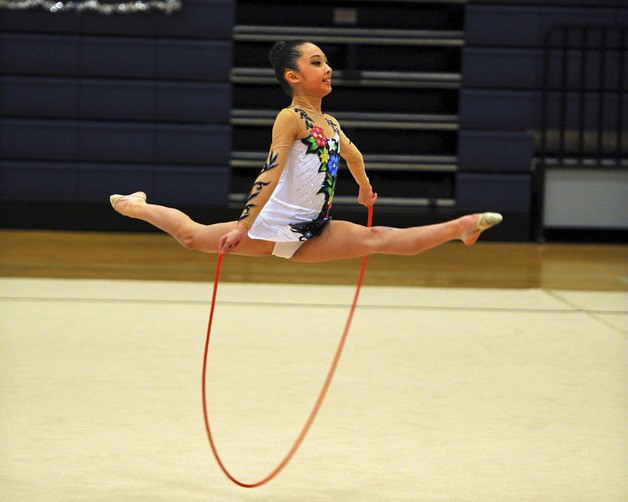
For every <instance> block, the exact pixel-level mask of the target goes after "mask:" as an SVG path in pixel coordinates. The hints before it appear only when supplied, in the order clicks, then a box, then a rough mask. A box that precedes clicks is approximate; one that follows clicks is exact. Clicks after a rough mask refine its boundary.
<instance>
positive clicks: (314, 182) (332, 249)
mask: <svg viewBox="0 0 628 502" xmlns="http://www.w3.org/2000/svg"><path fill="white" fill-rule="evenodd" d="M270 61H271V63H272V65H273V68H274V70H275V74H276V76H277V79H278V80H279V83H280V85H281V86H282V87H283V89H284V90H285V91H286V93H287V94H288V95H290V96H291V97H292V103H291V104H290V106H289V107H287V108H284V109H283V110H281V111H280V112H279V114H278V115H277V118H276V120H275V124H274V126H273V132H272V143H271V146H270V151H269V154H268V157H267V159H266V162H265V163H264V165H263V167H262V170H261V172H260V174H259V176H258V177H257V179H256V180H255V182H254V183H253V187H252V189H251V192H250V194H249V196H248V199H247V201H246V203H245V206H244V210H243V211H242V214H241V216H240V218H239V219H238V220H237V221H230V222H225V223H216V224H212V225H202V224H200V223H196V222H195V221H192V220H191V219H190V218H189V217H188V216H187V215H186V214H184V213H182V212H181V211H179V210H177V209H173V208H169V207H164V206H159V205H155V204H149V203H147V201H146V194H145V193H144V192H135V193H133V194H130V195H112V196H111V204H112V206H113V208H114V209H115V210H116V211H118V212H119V213H121V214H123V215H125V216H128V217H131V218H138V219H141V220H144V221H146V222H148V223H151V224H152V225H154V226H156V227H158V228H160V229H161V230H163V231H165V232H167V233H169V234H170V235H172V236H173V237H174V238H175V239H177V241H179V243H181V245H183V246H184V247H186V248H188V249H194V250H198V251H204V252H207V253H223V254H227V253H234V254H239V255H246V256H268V255H271V254H272V255H275V256H280V257H283V258H287V259H289V260H293V261H297V262H308V263H315V262H324V261H330V260H340V259H347V258H358V257H362V256H366V255H371V254H376V253H382V254H392V255H415V254H418V253H421V252H422V251H425V250H427V249H430V248H433V247H436V246H439V245H441V244H444V243H446V242H449V241H453V240H462V242H464V243H465V244H467V245H471V244H473V243H475V241H477V239H478V237H479V236H480V233H481V232H483V231H484V230H486V229H488V228H490V227H492V226H494V225H496V224H498V223H500V222H501V221H502V216H501V215H500V214H498V213H481V214H469V215H466V216H462V217H460V218H457V219H454V220H450V221H446V222H443V223H438V224H435V225H427V226H419V227H411V228H403V229H400V228H390V227H378V226H376V227H366V226H362V225H358V224H355V223H350V222H347V221H340V220H333V221H332V220H331V218H330V210H331V206H332V200H333V197H334V189H335V186H336V175H337V172H338V160H339V156H341V157H342V158H343V159H344V160H345V161H346V163H347V165H348V167H349V170H350V171H351V174H352V175H353V178H354V179H355V181H356V183H357V184H358V186H359V192H358V202H359V203H360V204H362V205H364V206H366V207H369V206H372V205H373V204H374V203H375V201H376V199H377V194H375V193H373V188H372V187H371V184H370V182H369V178H368V176H367V175H366V172H365V169H364V162H363V160H362V155H361V153H360V151H359V150H358V149H357V148H356V146H355V145H354V144H353V143H351V141H350V140H349V138H347V136H346V135H345V134H344V132H343V131H342V129H341V127H340V125H339V123H338V121H337V120H336V119H334V118H333V117H332V116H331V115H328V114H326V113H323V111H322V109H321V104H322V100H323V98H324V97H325V96H326V95H327V94H329V93H330V92H331V90H332V69H331V68H330V66H329V64H328V63H327V59H326V57H325V54H324V53H323V51H322V50H321V49H320V48H319V47H317V46H316V45H314V44H312V43H310V42H304V41H293V42H288V43H286V42H277V43H276V44H275V45H274V46H273V48H272V50H271V52H270Z"/></svg>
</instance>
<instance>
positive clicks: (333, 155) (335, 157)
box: [291, 108, 340, 240]
mask: <svg viewBox="0 0 628 502" xmlns="http://www.w3.org/2000/svg"><path fill="white" fill-rule="evenodd" d="M295 111H296V112H297V113H299V114H300V115H301V118H302V119H303V120H305V125H306V126H308V125H310V126H311V127H308V129H310V135H309V136H307V137H305V138H302V139H301V142H302V143H303V144H304V145H306V146H307V150H306V152H305V153H306V154H316V155H318V159H319V161H320V167H319V168H318V172H319V173H325V177H324V179H323V182H322V183H321V188H320V190H319V191H318V192H317V193H319V194H321V193H322V194H324V196H325V200H324V202H323V207H322V208H321V211H320V213H319V214H318V216H317V217H316V219H315V220H313V221H308V222H303V223H298V224H293V225H291V228H292V231H293V232H295V233H299V234H301V236H300V237H299V240H308V239H310V238H312V237H315V236H317V235H320V234H321V232H322V231H323V228H324V227H325V225H326V224H327V222H328V221H329V220H330V216H329V214H330V211H331V206H332V201H333V198H334V191H335V189H336V178H337V175H338V161H339V152H340V145H339V142H338V140H337V139H335V138H327V137H326V135H325V131H323V129H322V128H321V127H318V126H314V124H313V121H312V119H311V118H310V117H309V116H308V115H307V113H305V112H304V111H303V110H301V109H299V108H295ZM326 121H327V123H328V124H329V125H330V126H331V127H332V128H333V130H334V132H335V133H336V134H337V133H338V129H337V126H336V124H335V123H334V122H333V121H331V120H329V119H326Z"/></svg>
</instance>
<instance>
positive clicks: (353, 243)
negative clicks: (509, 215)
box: [292, 213, 502, 263]
mask: <svg viewBox="0 0 628 502" xmlns="http://www.w3.org/2000/svg"><path fill="white" fill-rule="evenodd" d="M501 221H502V217H501V215H500V214H498V213H481V214H470V215H466V216H462V217H460V218H457V219H454V220H450V221H446V222H443V223H437V224H434V225H426V226H421V227H411V228H390V227H370V228H369V227H364V226H362V225H356V224H355V223H350V222H347V221H336V220H334V221H331V222H330V223H329V224H328V225H327V227H325V229H324V230H323V233H322V234H321V235H320V236H319V237H317V238H315V239H310V240H309V241H307V242H306V243H305V244H304V245H303V246H301V247H300V248H299V249H298V250H297V251H296V253H295V254H294V255H293V256H292V260H294V261H300V262H309V263H315V262H321V261H329V260H342V259H347V258H358V257H361V256H366V255H371V254H377V253H381V254H392V255H416V254H419V253H421V252H423V251H426V250H428V249H431V248H434V247H436V246H440V245H441V244H444V243H446V242H449V241H453V240H461V241H462V242H464V243H465V244H466V245H468V246H470V245H472V244H474V243H475V242H476V241H477V240H478V237H479V236H480V234H481V233H482V232H483V231H484V230H486V229H488V228H490V227H492V226H494V225H497V224H498V223H500V222H501Z"/></svg>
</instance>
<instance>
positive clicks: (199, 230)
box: [111, 192, 274, 256]
mask: <svg viewBox="0 0 628 502" xmlns="http://www.w3.org/2000/svg"><path fill="white" fill-rule="evenodd" d="M111 205H112V206H113V208H114V209H115V210H116V211H117V212H119V213H120V214H123V215H124V216H128V217H130V218H137V219H140V220H143V221H146V222H147V223H150V224H151V225H154V226H155V227H157V228H159V229H160V230H163V231H164V232H166V233H168V234H170V235H171V236H172V237H174V238H175V239H176V240H177V241H178V242H179V243H180V244H181V245H182V246H183V247H185V248H186V249H192V250H195V251H203V252H205V253H217V252H218V243H219V241H220V237H222V236H223V235H224V234H226V233H227V232H229V231H231V230H233V229H234V228H235V227H236V222H235V221H230V222H225V223H216V224H213V225H203V224H201V223H197V222H196V221H194V220H192V219H191V218H190V217H189V216H188V215H187V214H185V213H183V212H181V211H179V210H178V209H174V208H171V207H166V206H160V205H157V204H149V203H147V202H146V194H145V193H144V192H135V193H133V194H131V195H112V196H111ZM273 247H274V243H273V242H268V241H262V240H254V239H249V238H248V237H245V238H244V239H243V241H242V242H241V243H240V246H239V247H238V251H237V254H241V255H246V256H268V255H270V254H271V253H272V251H273Z"/></svg>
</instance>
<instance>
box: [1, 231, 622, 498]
mask: <svg viewBox="0 0 628 502" xmlns="http://www.w3.org/2000/svg"><path fill="white" fill-rule="evenodd" d="M626 258H628V247H626V246H623V245H586V244H580V245H570V244H543V245H541V244H527V243H483V242H480V243H478V244H476V245H475V246H473V247H471V248H467V247H465V246H463V245H461V244H456V243H452V244H447V245H445V246H442V247H440V248H438V249H434V250H431V251H428V252H427V253H424V254H422V255H420V256H417V257H411V258H391V257H382V256H374V257H371V258H370V259H369V265H368V267H367V273H366V278H365V286H364V288H363V290H362V294H361V297H360V302H359V306H358V309H357V311H356V314H355V318H354V320H353V326H352V329H351V332H350V334H349V338H348V341H347V345H346V346H345V350H344V353H343V357H342V359H341V361H340V365H339V368H338V371H337V374H336V377H335V379H334V381H333V382H332V385H331V388H330V391H329V394H328V396H327V399H326V401H325V402H324V404H323V406H322V408H321V411H320V413H319V416H318V418H317V420H316V421H315V422H314V425H313V427H312V430H311V431H310V434H309V435H308V436H307V437H306V439H305V441H304V442H303V444H302V446H301V448H300V449H299V451H298V452H297V453H296V455H295V457H294V458H293V460H292V461H291V463H290V464H288V466H287V467H286V469H285V470H284V471H283V472H282V473H281V474H280V475H279V476H278V477H277V478H275V479H274V480H272V481H271V482H270V483H268V484H267V485H264V486H263V487H260V488H256V489H252V490H251V489H245V488H240V487H237V486H235V485H234V484H232V483H231V482H230V481H229V480H228V479H227V478H226V477H225V476H224V475H223V474H222V473H221V472H220V471H219V469H218V467H217V465H216V462H215V461H214V459H213V457H212V455H211V451H210V449H209V445H208V442H207V438H206V435H205V429H204V425H203V414H202V407H201V370H202V356H203V347H204V343H205V332H206V325H207V316H208V311H209V301H210V298H211V293H212V282H211V281H212V278H213V271H214V266H215V262H216V259H215V257H214V256H208V255H202V254H200V253H193V252H190V251H186V250H184V249H182V248H180V247H179V246H178V245H177V244H176V243H175V242H174V241H173V240H172V239H171V238H169V237H167V236H164V235H161V234H121V233H117V234H99V233H78V232H77V233H73V232H37V231H12V230H3V231H0V396H1V405H2V406H1V407H0V498H1V499H2V500H45V501H48V500H50V501H58V500H81V501H82V500H138V501H140V500H151V501H156V500H164V501H166V500H168V501H172V500H186V501H187V500H212V501H214V500H216V501H223V500H224V501H231V500H235V501H240V500H243V501H247V500H269V501H270V500H272V501H282V500H283V501H301V500H302V501H313V500H317V501H318V500H321V501H323V500H325V501H327V500H330V501H364V500H368V501H394V500H412V501H416V500H420V501H432V500H435V501H436V500H456V501H461V500H474V501H475V500H478V501H510V500H512V501H537V500H548V501H574V500H583V501H589V500H595V501H618V500H628V484H626V482H625V479H626V476H625V474H626V472H627V469H628V435H627V434H626V430H628V362H627V361H628V337H627V335H628V309H627V306H628V260H627V259H626ZM359 264H360V262H359V260H349V261H346V262H337V263H331V264H327V265H300V264H293V263H289V262H286V261H285V260H280V259H277V258H261V259H252V258H239V257H234V256H228V257H226V258H225V260H224V266H223V272H222V275H221V278H222V282H221V284H220V288H219V292H218V304H217V309H216V320H215V325H214V330H213V332H212V344H211V348H210V354H209V361H208V378H207V397H208V402H209V416H210V420H211V423H212V430H213V432H214V435H215V438H216V441H217V446H218V449H219V452H220V453H221V455H222V457H223V460H224V462H225V464H226V465H227V467H229V468H230V469H231V470H232V473H233V474H234V475H235V476H236V477H238V478H241V479H242V481H244V482H255V481H257V480H258V479H260V478H263V477H264V476H265V475H266V474H268V472H270V471H271V470H272V469H273V468H274V466H275V465H276V464H277V462H278V461H279V460H281V458H282V457H283V456H284V455H285V453H286V452H287V451H288V449H289V448H290V446H291V444H292V442H293V441H294V439H295V438H296V437H297V435H298V433H299V431H300V429H301V427H302V425H303V423H304V421H305V419H306V418H307V415H308V413H309V411H310V409H311V407H312V405H313V404H314V401H315V399H316V396H317V394H318V391H319V389H320V387H321V385H322V383H323V380H324V377H325V374H326V372H327V369H328V366H329V364H330V362H331V359H332V357H333V354H334V351H335V348H336V345H337V343H338V341H339V339H340V336H341V334H342V329H343V327H344V323H345V321H346V316H347V314H348V310H349V305H350V303H351V300H352V298H353V293H354V287H355V280H356V278H357V274H358V270H359Z"/></svg>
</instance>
